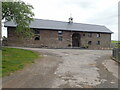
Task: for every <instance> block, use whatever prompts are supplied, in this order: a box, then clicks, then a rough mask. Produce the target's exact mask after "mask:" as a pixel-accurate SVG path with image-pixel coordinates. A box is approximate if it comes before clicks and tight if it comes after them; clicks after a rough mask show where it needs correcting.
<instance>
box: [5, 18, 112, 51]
mask: <svg viewBox="0 0 120 90" xmlns="http://www.w3.org/2000/svg"><path fill="white" fill-rule="evenodd" d="M4 26H5V27H7V32H8V39H7V45H8V46H20V47H37V48H38V47H46V48H89V49H101V48H109V47H110V44H111V34H112V32H111V31H110V30H109V29H108V28H106V27H105V26H102V25H94V24H83V23H74V22H73V18H69V21H68V22H62V21H54V20H43V19H34V21H32V22H31V24H30V28H31V29H32V30H33V31H34V37H32V38H29V39H25V38H24V39H21V38H20V36H18V35H16V33H15V30H16V24H15V23H14V22H12V21H8V22H5V25H4Z"/></svg>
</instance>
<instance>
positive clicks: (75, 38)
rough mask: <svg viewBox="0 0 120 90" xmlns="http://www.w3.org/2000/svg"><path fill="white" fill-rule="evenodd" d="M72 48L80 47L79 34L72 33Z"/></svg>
mask: <svg viewBox="0 0 120 90" xmlns="http://www.w3.org/2000/svg"><path fill="white" fill-rule="evenodd" d="M72 47H80V34H79V33H73V35H72Z"/></svg>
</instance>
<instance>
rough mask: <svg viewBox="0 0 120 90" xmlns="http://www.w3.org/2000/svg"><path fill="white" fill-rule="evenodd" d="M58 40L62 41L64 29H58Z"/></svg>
mask: <svg viewBox="0 0 120 90" xmlns="http://www.w3.org/2000/svg"><path fill="white" fill-rule="evenodd" d="M58 40H59V41H62V31H58Z"/></svg>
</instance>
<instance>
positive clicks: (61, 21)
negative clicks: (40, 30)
mask: <svg viewBox="0 0 120 90" xmlns="http://www.w3.org/2000/svg"><path fill="white" fill-rule="evenodd" d="M34 19H35V20H44V21H45V20H46V21H54V22H62V23H68V22H67V21H58V20H50V19H38V18H34ZM73 23H74V24H84V25H93V26H103V27H105V25H98V24H89V23H79V22H73Z"/></svg>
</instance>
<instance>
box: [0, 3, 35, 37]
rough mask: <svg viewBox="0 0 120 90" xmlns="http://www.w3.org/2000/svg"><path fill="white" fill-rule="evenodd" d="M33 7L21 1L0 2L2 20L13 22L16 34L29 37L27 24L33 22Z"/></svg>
mask: <svg viewBox="0 0 120 90" xmlns="http://www.w3.org/2000/svg"><path fill="white" fill-rule="evenodd" d="M32 9H33V6H32V5H29V4H25V3H24V2H23V1H17V2H15V1H13V2H2V19H5V20H6V21H13V22H15V24H16V25H17V27H16V32H17V33H18V34H20V35H22V36H31V35H32V31H31V30H30V28H29V24H30V23H31V21H32V20H33V16H34V13H33V12H32Z"/></svg>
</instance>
